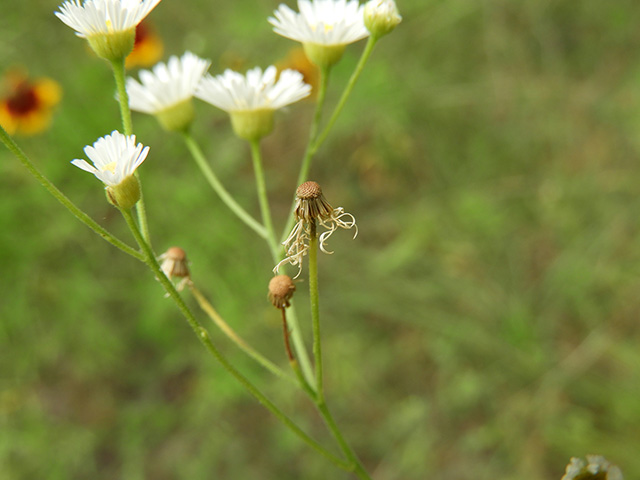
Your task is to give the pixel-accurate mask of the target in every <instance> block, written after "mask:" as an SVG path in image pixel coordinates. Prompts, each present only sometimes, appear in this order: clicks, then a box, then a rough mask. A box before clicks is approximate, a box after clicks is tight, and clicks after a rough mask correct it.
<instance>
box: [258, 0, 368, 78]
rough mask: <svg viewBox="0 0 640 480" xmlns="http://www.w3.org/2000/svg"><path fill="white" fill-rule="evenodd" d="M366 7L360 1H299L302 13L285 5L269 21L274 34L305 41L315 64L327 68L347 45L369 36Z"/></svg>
mask: <svg viewBox="0 0 640 480" xmlns="http://www.w3.org/2000/svg"><path fill="white" fill-rule="evenodd" d="M363 8H364V7H363V6H362V5H360V4H359V3H358V0H311V1H309V0H298V9H299V10H300V13H296V12H294V11H293V10H291V9H290V8H289V7H288V6H286V5H284V4H281V5H280V6H279V7H278V9H277V10H276V11H275V12H274V13H273V15H274V16H273V17H269V19H268V20H269V23H271V25H273V31H274V32H276V33H277V34H279V35H282V36H283V37H287V38H290V39H292V40H296V41H298V42H301V43H302V45H303V47H304V49H305V52H306V53H307V56H309V59H310V60H311V61H312V62H314V63H315V64H316V65H319V66H327V65H332V64H333V63H335V62H337V61H338V60H339V59H340V57H341V56H342V53H343V51H344V48H345V46H346V45H348V44H349V43H353V42H357V41H358V40H361V39H363V38H365V37H367V36H368V35H369V31H368V30H367V29H366V28H365V26H364V19H363Z"/></svg>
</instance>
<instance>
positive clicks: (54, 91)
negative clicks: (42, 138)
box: [0, 71, 61, 135]
mask: <svg viewBox="0 0 640 480" xmlns="http://www.w3.org/2000/svg"><path fill="white" fill-rule="evenodd" d="M4 83H5V86H4V89H3V90H4V95H3V96H2V97H1V98H0V125H2V126H3V127H4V129H5V130H6V131H7V132H8V133H10V134H14V133H17V134H22V135H35V134H37V133H40V132H42V131H44V130H46V129H47V128H48V127H49V125H50V123H51V115H52V111H53V107H54V106H55V105H57V104H58V102H59V101H60V97H61V89H60V85H58V83H56V82H55V81H53V80H51V79H50V78H40V79H37V80H35V81H30V80H29V79H28V78H27V76H26V75H25V74H24V73H21V72H16V71H14V72H9V73H7V74H6V76H5V81H4Z"/></svg>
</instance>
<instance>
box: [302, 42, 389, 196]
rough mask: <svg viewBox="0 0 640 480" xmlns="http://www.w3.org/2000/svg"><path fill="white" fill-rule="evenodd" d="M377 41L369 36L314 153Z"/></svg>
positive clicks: (316, 144) (324, 138)
mask: <svg viewBox="0 0 640 480" xmlns="http://www.w3.org/2000/svg"><path fill="white" fill-rule="evenodd" d="M377 41H378V38H377V37H374V36H370V37H369V40H368V41H367V45H366V46H365V47H364V50H363V52H362V55H360V60H359V61H358V64H357V65H356V68H355V70H354V71H353V73H352V74H351V78H349V83H347V87H346V88H345V89H344V92H342V96H341V97H340V100H338V103H337V105H336V107H335V109H334V110H333V113H332V114H331V118H329V121H328V122H327V124H326V125H325V127H324V129H323V130H322V133H321V134H320V135H318V138H317V139H316V141H315V144H314V149H313V152H314V153H315V151H316V150H317V149H318V148H319V147H320V145H322V143H323V142H324V141H325V140H326V139H327V135H329V131H330V130H331V127H333V124H334V123H335V122H336V120H337V118H338V116H339V115H340V113H341V112H342V109H343V108H344V105H345V103H347V98H349V95H351V91H352V90H353V87H354V86H355V84H356V82H357V81H358V78H360V74H362V70H363V69H364V66H365V64H366V63H367V60H369V57H370V56H371V52H373V47H374V45H375V44H376V42H377ZM300 183H302V182H300Z"/></svg>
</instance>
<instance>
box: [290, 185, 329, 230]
mask: <svg viewBox="0 0 640 480" xmlns="http://www.w3.org/2000/svg"><path fill="white" fill-rule="evenodd" d="M296 197H298V200H297V202H296V210H295V216H296V218H297V219H298V220H305V221H307V222H311V221H314V220H315V219H316V218H318V217H320V218H327V217H330V216H331V212H332V211H333V207H331V205H329V203H328V202H327V201H326V200H325V199H324V195H322V188H320V185H318V184H317V183H316V182H311V181H309V182H304V183H303V184H302V185H300V186H299V187H298V189H297V190H296Z"/></svg>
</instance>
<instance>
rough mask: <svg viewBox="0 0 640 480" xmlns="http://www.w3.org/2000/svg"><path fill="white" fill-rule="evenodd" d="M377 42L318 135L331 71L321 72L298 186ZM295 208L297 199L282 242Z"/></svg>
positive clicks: (363, 57) (372, 41) (367, 48)
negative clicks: (316, 101) (316, 100)
mask: <svg viewBox="0 0 640 480" xmlns="http://www.w3.org/2000/svg"><path fill="white" fill-rule="evenodd" d="M377 41H378V38H377V37H373V36H370V37H369V40H368V41H367V45H366V46H365V47H364V50H363V52H362V55H361V56H360V60H359V61H358V64H357V65H356V68H355V69H354V71H353V73H352V74H351V77H350V78H349V82H348V83H347V86H346V87H345V89H344V91H343V92H342V96H341V97H340V100H338V103H337V104H336V107H335V108H334V110H333V113H332V114H331V117H330V118H329V121H328V122H327V124H326V125H325V127H324V128H323V129H322V132H321V133H319V134H318V130H319V127H320V119H321V116H322V108H323V105H324V101H325V94H326V90H327V85H328V82H329V73H330V69H329V68H325V69H322V70H321V71H320V74H321V80H320V89H319V91H318V103H317V105H316V112H315V115H314V119H313V123H312V124H311V131H310V134H309V144H308V145H307V149H306V151H305V153H304V157H303V159H302V165H301V167H300V173H299V175H298V183H297V185H300V184H301V183H303V182H305V181H306V180H307V176H308V175H309V169H310V168H311V161H312V159H313V156H314V155H315V154H316V152H317V151H318V148H320V145H322V143H323V142H324V141H325V140H326V139H327V136H328V135H329V132H330V131H331V128H332V127H333V125H334V124H335V122H336V120H337V119H338V116H339V115H340V113H341V112H342V109H343V108H344V106H345V104H346V103H347V99H348V98H349V95H351V91H352V90H353V87H354V86H355V84H356V82H357V81H358V78H360V75H361V74H362V71H363V69H364V66H365V64H366V63H367V60H369V57H370V56H371V52H373V47H374V45H375V44H376V42H377ZM294 208H295V199H294V203H293V206H292V207H291V212H290V214H289V219H288V220H287V224H286V226H285V229H284V232H283V233H282V241H284V239H285V238H287V237H288V236H289V232H290V231H291V229H292V228H293V224H294V222H295V218H294V216H293V211H294Z"/></svg>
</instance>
